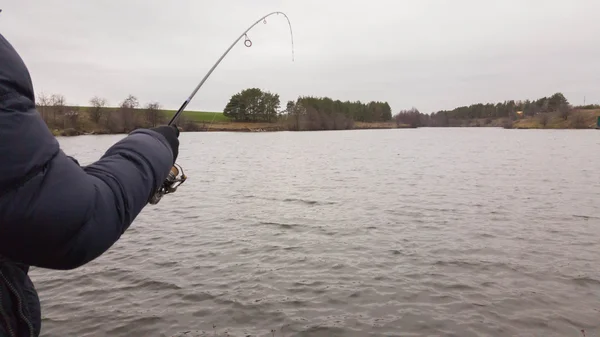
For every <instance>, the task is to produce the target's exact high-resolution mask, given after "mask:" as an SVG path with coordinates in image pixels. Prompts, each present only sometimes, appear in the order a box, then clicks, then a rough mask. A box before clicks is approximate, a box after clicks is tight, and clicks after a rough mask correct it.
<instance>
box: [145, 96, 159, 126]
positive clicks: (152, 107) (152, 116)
mask: <svg viewBox="0 0 600 337" xmlns="http://www.w3.org/2000/svg"><path fill="white" fill-rule="evenodd" d="M144 112H145V114H146V121H147V122H148V123H149V124H150V126H152V127H155V126H156V125H158V124H160V123H162V117H163V115H162V112H161V111H160V103H158V102H151V103H148V104H146V109H145V111H144Z"/></svg>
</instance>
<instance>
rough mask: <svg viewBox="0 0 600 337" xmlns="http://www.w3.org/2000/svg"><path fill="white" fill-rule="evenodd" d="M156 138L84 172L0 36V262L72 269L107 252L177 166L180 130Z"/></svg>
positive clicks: (137, 141) (122, 144) (145, 138)
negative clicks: (49, 122) (52, 128)
mask: <svg viewBox="0 0 600 337" xmlns="http://www.w3.org/2000/svg"><path fill="white" fill-rule="evenodd" d="M168 130H172V131H168ZM159 131H160V132H156V131H154V130H148V129H140V130H136V131H134V132H132V133H131V134H129V135H128V136H126V137H125V138H124V139H122V140H121V141H119V142H117V143H116V144H115V145H113V146H112V147H111V148H109V149H108V150H107V151H106V153H105V154H104V155H103V156H102V157H101V158H100V159H99V160H98V161H96V162H95V163H93V164H91V165H88V166H86V167H81V166H80V165H78V164H77V163H76V161H74V160H73V159H71V158H69V157H68V156H67V155H66V154H65V153H64V152H63V151H62V150H61V149H60V148H59V145H58V142H57V140H56V139H55V138H54V136H53V135H52V134H51V133H50V131H49V130H48V128H47V126H46V125H45V123H44V122H43V120H42V119H41V116H40V115H39V114H38V113H37V111H36V110H35V104H34V96H33V89H32V86H31V81H30V79H29V74H28V73H27V69H26V68H25V66H24V64H23V63H22V61H21V60H20V58H19V57H18V55H17V54H16V52H15V51H14V50H13V49H12V47H11V46H10V45H9V44H8V42H7V41H6V40H5V39H4V38H3V37H2V35H0V255H2V256H5V257H8V258H10V259H12V260H15V261H17V262H21V263H25V264H28V265H32V266H38V267H44V268H52V269H72V268H76V267H79V266H81V265H83V264H85V263H87V262H89V261H92V260H93V259H95V258H97V257H98V256H100V255H101V254H102V253H104V252H105V251H106V250H108V249H109V248H110V247H111V246H112V245H113V244H114V243H115V242H116V241H117V240H118V239H119V238H120V236H121V234H122V233H123V232H124V231H125V230H126V229H127V228H128V227H129V226H130V225H131V223H132V222H133V220H134V219H135V218H136V216H137V215H138V214H139V213H140V212H141V210H142V209H143V207H144V206H145V205H146V204H147V202H148V200H149V198H150V196H151V194H152V193H153V192H154V191H155V190H156V188H158V187H159V186H160V185H161V184H162V182H163V181H164V179H165V178H166V177H167V175H168V172H169V170H170V168H171V166H172V165H173V163H174V161H175V160H174V159H175V156H176V154H177V149H176V147H177V146H178V142H177V134H176V131H175V130H174V129H170V128H167V127H166V128H163V129H160V130H159ZM169 132H172V134H169ZM173 139H174V140H173ZM173 146H175V148H173Z"/></svg>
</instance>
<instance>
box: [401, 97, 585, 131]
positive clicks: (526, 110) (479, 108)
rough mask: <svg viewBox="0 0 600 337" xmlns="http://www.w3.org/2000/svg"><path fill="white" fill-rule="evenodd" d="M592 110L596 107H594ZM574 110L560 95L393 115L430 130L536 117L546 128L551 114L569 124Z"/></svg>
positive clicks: (414, 109)
mask: <svg viewBox="0 0 600 337" xmlns="http://www.w3.org/2000/svg"><path fill="white" fill-rule="evenodd" d="M590 107H592V108H593V107H594V106H593V105H591V106H590ZM573 110H574V107H573V106H572V105H571V104H570V103H569V101H568V100H567V98H566V97H565V96H564V95H563V94H562V93H560V92H558V93H555V94H553V95H551V96H549V97H542V98H539V99H537V100H525V101H514V100H509V101H504V102H498V103H487V104H483V103H478V104H472V105H469V106H461V107H458V108H455V109H452V110H441V111H437V112H434V113H432V114H424V113H421V112H420V111H419V110H418V109H416V108H412V109H409V110H402V111H400V112H398V113H397V114H395V115H394V120H395V121H396V124H398V125H400V124H405V125H410V126H412V127H421V126H431V127H436V126H439V127H446V126H463V125H464V124H465V123H464V122H465V121H469V120H477V119H482V120H484V122H483V123H484V124H485V123H486V122H487V123H489V122H490V121H492V120H494V119H506V120H507V123H508V122H510V121H514V120H517V119H520V118H524V117H533V116H536V117H537V118H539V120H540V123H541V124H542V125H543V126H546V124H547V123H548V120H549V118H550V115H551V114H555V115H558V116H559V117H560V118H562V119H563V120H567V119H568V118H569V116H570V115H571V113H572V111H573Z"/></svg>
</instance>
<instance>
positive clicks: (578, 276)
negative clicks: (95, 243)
mask: <svg viewBox="0 0 600 337" xmlns="http://www.w3.org/2000/svg"><path fill="white" fill-rule="evenodd" d="M121 137H122V136H81V137H74V138H60V142H61V144H62V146H63V148H64V149H65V151H66V152H67V153H68V154H70V155H73V156H75V157H76V158H77V159H78V160H79V161H80V163H81V164H87V163H90V162H91V161H94V160H97V159H98V158H99V157H100V156H101V154H102V153H103V151H105V150H106V149H107V148H108V147H109V146H110V145H111V144H113V143H114V142H115V141H117V140H118V139H120V138H121ZM599 150H600V132H598V131H595V130H589V131H534V130H527V131H525V130H503V129H475V128H471V129H414V130H412V129H411V130H365V131H332V132H302V133H293V132H280V133H216V132H215V133H184V134H182V136H181V148H180V160H179V163H180V164H181V165H183V167H184V168H186V173H187V174H188V175H189V180H188V181H187V182H186V183H185V184H184V185H183V186H182V187H181V188H180V190H179V191H178V192H177V193H176V194H174V195H170V196H166V197H165V198H163V200H162V201H161V203H160V204H158V205H156V206H148V207H147V208H146V209H144V211H143V212H142V213H141V214H140V215H139V217H138V218H137V219H136V221H135V222H134V224H133V225H132V226H131V228H130V229H129V230H128V231H127V232H126V233H125V234H124V236H123V237H122V239H121V240H120V241H118V242H117V243H116V244H115V245H114V246H113V247H112V248H111V249H110V250H109V251H108V252H107V253H106V254H104V255H103V256H101V257H100V258H98V259H97V260H95V261H93V262H92V263H90V264H88V265H86V266H84V267H81V268H79V269H77V270H72V271H48V270H41V269H33V270H32V273H31V274H32V278H33V281H34V283H35V284H36V286H37V288H38V290H39V291H40V297H41V302H42V311H43V317H44V319H43V327H42V334H43V335H44V336H67V335H68V336H105V335H106V336H214V335H215V334H216V335H218V336H225V335H230V336H272V335H273V334H274V335H275V336H580V335H581V332H580V330H581V329H585V331H586V334H587V336H596V335H600V268H599V267H598V262H599V261H600V174H599V173H598V168H600V156H599V155H598V153H599ZM273 330H274V331H273Z"/></svg>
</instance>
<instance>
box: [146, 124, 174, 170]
mask: <svg viewBox="0 0 600 337" xmlns="http://www.w3.org/2000/svg"><path fill="white" fill-rule="evenodd" d="M150 130H153V131H156V132H158V133H160V134H161V135H163V136H164V137H165V138H166V139H167V142H168V143H169V145H170V146H171V151H172V152H173V164H175V162H176V161H177V156H178V155H179V139H178V138H179V129H178V128H177V126H174V125H172V126H171V125H161V126H157V127H155V128H151V129H150Z"/></svg>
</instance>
